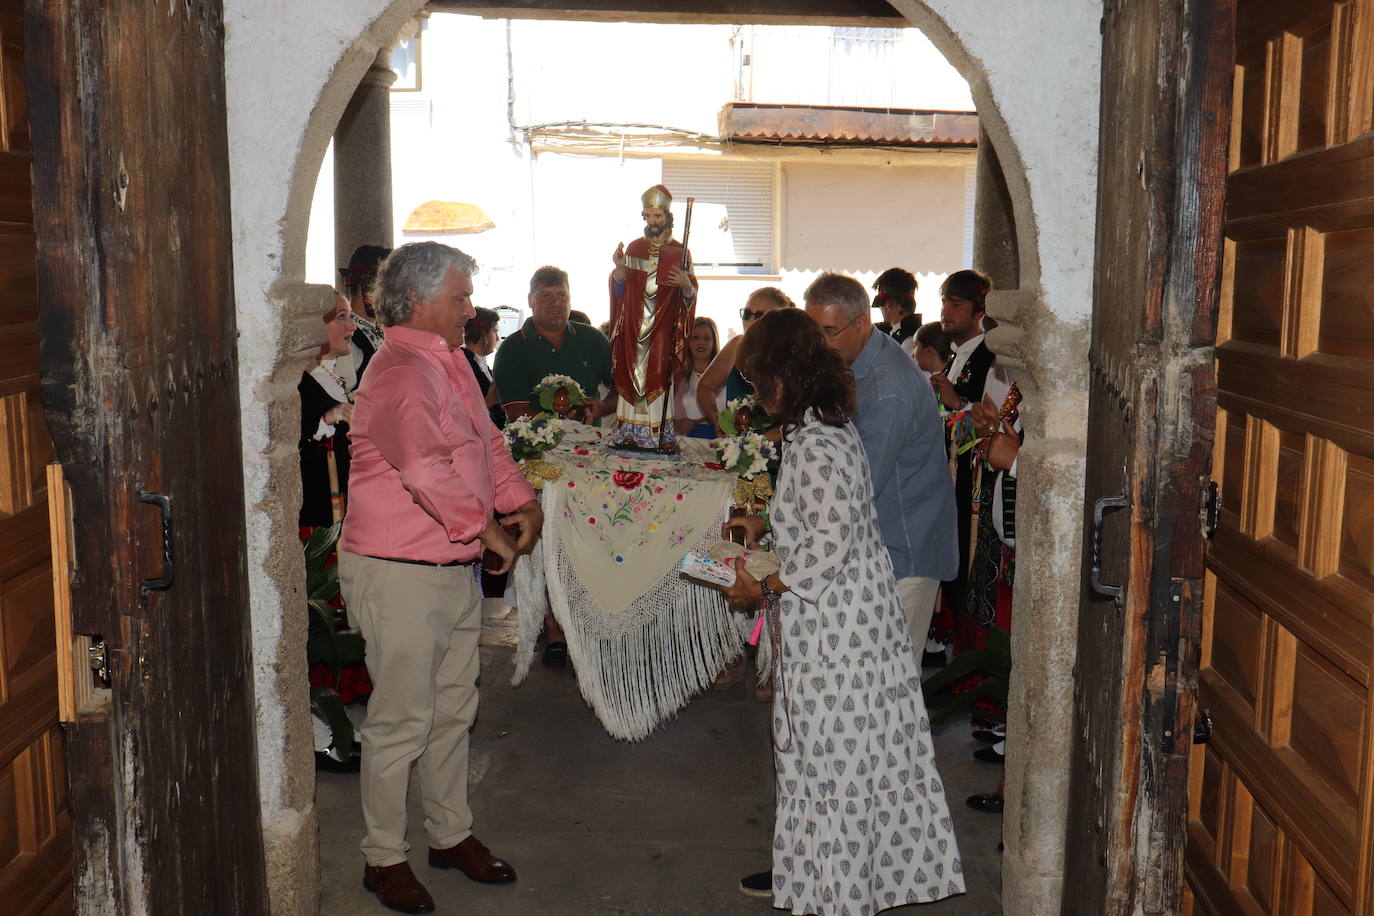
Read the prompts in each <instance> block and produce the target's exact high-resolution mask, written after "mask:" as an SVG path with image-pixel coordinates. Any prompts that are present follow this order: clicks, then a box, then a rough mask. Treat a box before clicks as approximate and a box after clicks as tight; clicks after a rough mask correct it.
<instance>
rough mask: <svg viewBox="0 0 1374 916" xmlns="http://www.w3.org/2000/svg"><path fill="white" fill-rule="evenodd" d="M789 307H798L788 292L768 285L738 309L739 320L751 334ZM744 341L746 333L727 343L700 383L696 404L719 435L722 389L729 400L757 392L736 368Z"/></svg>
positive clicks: (708, 367)
mask: <svg viewBox="0 0 1374 916" xmlns="http://www.w3.org/2000/svg"><path fill="white" fill-rule="evenodd" d="M790 308H796V305H795V304H794V303H793V302H792V300H791V299H789V298H787V294H786V293H784V292H783V291H782V290H780V289H778V288H777V287H776V286H765V287H763V288H761V289H756V290H754V291H753V292H752V293H750V294H749V298H748V299H747V300H745V303H744V308H742V309H740V310H739V317H740V319H741V320H743V322H744V330H745V333H748V331H749V329H750V328H751V327H753V326H754V322H755V321H758V320H759V319H760V318H762V317H763V316H764V315H767V314H768V313H769V312H776V311H777V310H778V309H790ZM743 339H744V334H740V335H738V336H736V337H732V338H730V340H728V341H726V343H725V346H723V347H721V348H720V352H719V353H717V354H716V358H715V359H713V360H711V365H709V366H707V367H706V371H705V372H703V373H702V374H701V379H700V380H699V381H698V382H697V404H698V405H699V406H700V407H701V415H702V417H703V418H704V420H705V421H709V422H710V424H711V425H712V426H713V427H714V428H715V430H716V434H717V435H719V433H720V423H719V422H717V416H718V414H719V413H720V408H719V407H717V406H716V400H717V398H718V397H719V395H720V391H721V389H724V390H725V397H726V399H727V400H730V401H733V400H735V399H736V398H742V397H744V396H745V395H746V394H753V393H754V389H753V388H752V387H751V386H750V385H749V383H748V382H747V381H745V379H744V376H743V375H741V374H740V371H739V369H737V368H735V354H736V353H738V352H739V344H740V341H741V340H743Z"/></svg>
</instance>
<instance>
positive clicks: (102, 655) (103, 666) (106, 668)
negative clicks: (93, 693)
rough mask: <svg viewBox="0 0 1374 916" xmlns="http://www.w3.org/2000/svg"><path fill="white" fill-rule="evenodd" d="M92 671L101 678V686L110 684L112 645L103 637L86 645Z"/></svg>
mask: <svg viewBox="0 0 1374 916" xmlns="http://www.w3.org/2000/svg"><path fill="white" fill-rule="evenodd" d="M86 655H87V658H88V659H89V661H90V665H91V671H92V672H93V673H94V674H95V676H96V677H98V678H99V679H100V686H101V687H109V686H110V646H109V643H107V642H105V640H103V639H97V640H95V641H94V642H92V643H91V644H90V645H89V646H87V647H86Z"/></svg>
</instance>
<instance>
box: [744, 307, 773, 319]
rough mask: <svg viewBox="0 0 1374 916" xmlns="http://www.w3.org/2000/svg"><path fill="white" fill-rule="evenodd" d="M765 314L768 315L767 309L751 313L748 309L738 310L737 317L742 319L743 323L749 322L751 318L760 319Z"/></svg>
mask: <svg viewBox="0 0 1374 916" xmlns="http://www.w3.org/2000/svg"><path fill="white" fill-rule="evenodd" d="M767 314H768V310H767V309H758V310H756V311H752V312H751V311H750V310H749V309H740V310H739V316H740V318H742V319H744V320H745V321H748V320H750V319H751V318H762V317H763V316H764V315H767Z"/></svg>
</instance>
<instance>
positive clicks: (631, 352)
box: [610, 184, 697, 452]
mask: <svg viewBox="0 0 1374 916" xmlns="http://www.w3.org/2000/svg"><path fill="white" fill-rule="evenodd" d="M640 202H641V203H642V204H643V205H644V206H643V209H642V211H641V212H640V216H642V217H643V219H644V235H642V236H641V237H639V238H637V239H635V240H634V241H632V242H630V243H629V244H628V245H625V244H621V245H619V246H617V247H616V250H615V254H613V255H612V256H611V259H612V260H613V261H614V262H615V269H614V270H612V271H611V278H610V284H611V362H612V366H613V378H614V381H615V390H616V394H618V395H619V396H620V406H619V407H618V408H617V410H616V431H615V434H614V436H613V437H612V439H611V443H612V445H614V446H616V447H618V448H629V449H638V450H643V451H664V452H675V451H676V444H677V430H676V429H675V428H674V427H673V408H672V403H673V399H672V398H671V397H669V396H668V395H667V390H668V387H669V386H670V385H671V383H672V380H673V379H674V378H676V377H678V376H681V375H682V371H683V368H684V367H685V366H686V363H687V341H688V338H689V337H690V336H691V334H692V320H693V316H694V309H695V306H696V298H697V281H696V278H695V277H694V276H692V256H691V253H690V252H688V251H687V249H686V247H684V246H683V244H682V243H681V242H679V241H677V240H675V239H674V238H673V214H672V212H671V210H670V209H669V208H670V207H671V206H672V203H673V195H671V194H669V193H668V189H667V188H665V187H664V186H663V185H661V184H657V185H654V186H653V187H652V188H650V189H649V190H647V191H645V192H644V194H643V195H642V196H641V197H640Z"/></svg>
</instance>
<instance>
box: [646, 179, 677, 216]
mask: <svg viewBox="0 0 1374 916" xmlns="http://www.w3.org/2000/svg"><path fill="white" fill-rule="evenodd" d="M639 202H640V203H641V204H643V205H644V209H646V210H647V209H649V208H650V207H653V208H654V209H656V210H662V211H663V212H664V213H667V212H668V210H669V208H670V207H672V205H673V195H672V193H671V192H669V190H668V189H667V188H665V187H664V186H663V185H661V184H656V185H654V186H653V187H652V188H650V189H649V190H647V191H645V192H644V193H643V194H641V195H640V197H639Z"/></svg>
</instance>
